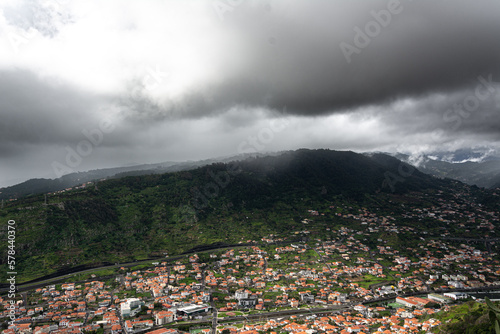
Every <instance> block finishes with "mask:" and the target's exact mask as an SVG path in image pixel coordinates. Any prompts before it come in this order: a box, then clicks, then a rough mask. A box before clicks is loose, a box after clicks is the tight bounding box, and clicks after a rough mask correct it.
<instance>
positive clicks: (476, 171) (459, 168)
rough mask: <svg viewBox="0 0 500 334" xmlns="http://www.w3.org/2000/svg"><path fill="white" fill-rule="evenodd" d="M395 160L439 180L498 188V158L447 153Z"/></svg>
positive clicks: (468, 153)
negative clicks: (446, 179)
mask: <svg viewBox="0 0 500 334" xmlns="http://www.w3.org/2000/svg"><path fill="white" fill-rule="evenodd" d="M394 156H395V157H396V158H398V159H401V160H402V161H405V162H407V163H409V164H412V165H414V166H416V167H417V168H418V169H419V170H420V171H422V172H424V173H426V174H429V175H432V176H435V177H439V178H450V179H454V180H458V181H461V182H464V183H467V184H469V185H475V186H478V187H483V188H489V189H493V188H498V187H499V186H500V158H499V157H498V156H496V155H488V154H485V153H482V152H475V153H474V152H473V153H471V152H467V151H458V152H448V153H433V154H430V155H417V156H409V155H405V154H395V155H394Z"/></svg>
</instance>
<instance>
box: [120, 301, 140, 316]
mask: <svg viewBox="0 0 500 334" xmlns="http://www.w3.org/2000/svg"><path fill="white" fill-rule="evenodd" d="M142 305H144V302H143V301H142V300H140V299H138V298H128V299H127V300H126V301H124V302H123V303H121V304H120V313H121V315H122V317H129V316H130V315H131V313H135V312H137V311H139V310H140V308H141V306H142Z"/></svg>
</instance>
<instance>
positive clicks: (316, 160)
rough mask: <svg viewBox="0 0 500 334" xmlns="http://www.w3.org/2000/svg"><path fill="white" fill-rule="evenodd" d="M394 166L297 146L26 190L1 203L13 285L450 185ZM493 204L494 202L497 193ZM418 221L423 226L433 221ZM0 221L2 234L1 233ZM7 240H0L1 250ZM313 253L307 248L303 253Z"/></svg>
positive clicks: (336, 222)
mask: <svg viewBox="0 0 500 334" xmlns="http://www.w3.org/2000/svg"><path fill="white" fill-rule="evenodd" d="M401 166H404V164H403V163H402V162H400V161H399V160H397V159H394V158H392V157H389V156H385V155H381V154H377V155H373V156H371V157H368V156H364V155H360V154H356V153H353V152H335V151H328V150H317V151H309V150H299V151H295V152H287V153H284V154H283V155H281V156H279V157H263V158H251V159H248V160H245V161H239V162H234V163H230V164H222V163H217V164H213V165H210V166H206V167H201V168H198V169H194V170H191V171H181V172H176V173H167V174H161V175H143V176H130V177H124V178H120V179H112V180H107V181H102V182H99V183H98V184H97V186H89V187H87V188H85V189H79V190H74V191H68V192H64V193H56V194H50V195H49V196H47V203H45V197H44V196H43V195H40V196H29V197H25V198H22V199H19V200H17V201H13V202H8V203H5V207H4V209H3V210H2V211H1V212H0V218H1V219H2V221H7V220H11V219H13V220H15V221H16V268H15V269H16V271H17V272H18V273H19V276H18V283H20V282H23V281H29V280H32V279H35V278H39V277H40V276H44V275H50V274H52V275H56V274H60V273H65V272H71V271H75V270H77V269H85V268H89V267H95V266H100V265H104V264H115V263H124V262H134V261H138V260H145V259H150V258H165V256H166V255H167V254H168V255H169V256H171V255H174V254H181V253H183V252H187V251H189V250H192V249H195V247H201V248H197V249H198V250H202V249H207V248H210V247H216V246H221V245H230V244H233V245H234V244H237V243H239V242H247V241H248V240H260V238H262V236H265V235H269V234H280V235H287V236H288V237H289V238H290V239H293V238H295V239H300V238H305V237H307V236H306V235H290V231H291V230H300V229H304V228H305V227H304V225H303V224H302V220H303V219H304V217H305V215H307V210H309V209H322V210H323V209H324V211H325V212H326V216H324V217H317V218H316V219H315V224H317V225H318V226H319V225H321V226H323V227H324V228H323V229H322V231H321V232H319V230H318V231H317V232H314V233H316V235H315V237H318V238H328V233H330V234H331V233H334V232H333V230H334V229H335V228H337V229H338V227H339V226H342V225H343V224H345V220H340V219H339V218H337V216H336V213H337V212H338V210H345V209H330V206H331V205H332V204H337V206H338V207H341V205H340V204H345V203H349V205H350V206H351V208H352V210H353V211H354V210H356V209H357V208H358V207H361V206H366V207H376V208H377V209H378V210H380V212H394V211H397V210H400V209H399V207H400V204H401V203H400V202H399V201H401V200H400V196H399V194H401V193H408V192H419V191H427V192H430V193H431V192H437V191H438V190H444V191H445V193H446V192H451V191H455V188H456V187H457V185H456V183H454V182H451V181H449V180H438V179H434V178H431V177H429V176H427V175H425V174H422V173H420V172H418V171H417V170H414V171H413V172H412V173H411V174H410V173H408V172H407V173H405V174H404V175H403V176H401V169H402V168H401ZM408 168H409V167H405V168H403V170H405V171H407V170H408ZM395 176H397V177H395ZM478 192H479V190H478ZM479 193H480V192H479ZM488 200H490V201H491V198H488ZM491 205H498V197H495V200H494V201H493V202H492V203H491ZM343 213H344V214H345V213H348V212H344V211H343ZM352 224H358V223H357V222H354V221H353V222H352ZM419 224H421V225H422V229H428V230H430V231H432V229H437V226H431V224H427V225H426V223H425V222H421V223H419ZM4 225H5V226H3V227H2V229H1V230H0V233H1V234H2V238H5V239H4V240H6V238H7V228H6V224H4ZM326 227H328V229H329V230H330V231H331V232H326ZM477 233H480V231H478V232H477ZM384 237H385V238H386V239H387V240H389V244H388V245H391V246H394V247H397V245H399V244H402V243H405V244H407V245H408V244H409V243H417V242H418V241H417V240H406V239H405V238H406V236H405V235H404V234H401V235H396V234H395V235H392V236H384ZM374 238H376V236H374ZM372 242H373V243H375V242H376V239H374V240H372ZM7 245H8V244H7V243H2V244H1V245H0V251H1V252H3V253H4V254H6V253H7ZM316 260H317V258H316V254H314V253H311V261H316ZM0 261H1V262H0V264H1V266H0V268H1V270H0V272H1V274H0V277H1V278H2V279H4V280H5V279H6V276H5V275H6V273H7V272H8V271H9V270H7V263H6V258H5V257H4V258H2V259H1V260H0Z"/></svg>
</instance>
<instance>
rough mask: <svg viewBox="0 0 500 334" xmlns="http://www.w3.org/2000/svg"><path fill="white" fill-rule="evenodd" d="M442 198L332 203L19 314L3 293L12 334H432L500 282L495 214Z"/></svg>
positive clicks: (29, 296)
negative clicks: (279, 227)
mask: <svg viewBox="0 0 500 334" xmlns="http://www.w3.org/2000/svg"><path fill="white" fill-rule="evenodd" d="M465 189H467V188H465ZM441 195H442V194H441V193H439V192H438V193H436V194H434V195H433V196H434V199H435V200H434V202H433V203H434V204H432V205H429V206H427V207H426V206H422V205H411V204H409V203H408V201H407V202H405V203H401V204H399V205H397V204H396V206H395V207H399V208H400V209H399V211H396V210H393V212H390V213H381V212H379V210H373V209H371V210H370V209H368V208H364V207H353V206H349V205H347V204H342V203H337V204H335V203H331V204H329V205H327V206H324V207H323V208H310V209H308V210H307V211H306V212H304V217H303V219H302V221H301V228H299V229H295V230H291V231H288V232H286V233H283V234H280V235H278V234H270V235H267V236H264V237H262V238H261V239H260V240H242V241H241V244H242V245H241V246H236V247H227V248H223V249H215V250H211V251H204V252H195V253H191V254H189V255H186V256H181V257H179V258H177V259H175V258H172V259H170V258H168V256H167V258H164V259H163V260H158V261H150V262H148V263H146V264H142V265H137V266H116V267H115V268H114V269H113V270H111V272H106V274H105V275H104V276H102V277H101V276H100V275H96V274H92V275H91V276H88V274H87V276H85V275H84V276H82V275H80V276H79V275H74V277H73V278H70V279H69V280H67V281H66V282H65V283H64V282H63V283H60V282H58V283H55V284H47V285H45V286H43V287H39V288H36V289H33V290H30V291H27V292H26V293H18V294H17V296H16V301H15V307H14V309H13V308H12V307H11V305H10V304H9V303H10V301H9V300H8V298H6V296H2V298H1V299H0V302H1V303H2V305H3V311H2V314H3V317H4V321H5V322H4V329H3V333H4V334H31V333H33V334H45V333H55V334H59V333H74V334H76V333H112V334H118V333H144V332H151V333H155V334H162V333H181V332H186V331H190V332H192V333H197V332H202V333H203V332H206V333H208V332H211V331H213V330H214V329H215V330H216V331H217V332H220V333H222V332H223V331H224V333H228V332H229V333H262V332H271V333H272V332H275V333H419V332H422V331H424V332H425V331H431V330H432V329H434V328H437V327H438V326H439V325H440V324H441V321H440V320H437V319H436V318H435V317H433V315H434V314H436V313H439V312H440V311H446V310H448V309H449V307H450V305H453V304H456V303H461V302H463V301H464V300H472V299H478V300H481V298H480V297H476V296H475V294H476V293H477V292H479V291H487V290H491V289H494V288H495V287H498V286H500V279H499V277H500V267H499V265H498V260H497V258H498V256H497V253H495V252H494V251H493V250H494V249H495V248H496V240H497V239H495V238H494V235H495V228H496V226H495V223H496V222H497V221H498V212H494V211H488V210H486V209H483V207H482V206H481V205H479V204H476V203H475V202H474V201H472V202H470V201H468V200H467V198H469V197H470V194H469V193H467V192H466V191H464V192H457V193H455V194H454V195H453V197H452V198H442V197H441ZM495 195H496V194H495ZM412 196H414V197H415V198H416V199H417V200H420V202H418V203H422V201H421V200H422V197H423V196H425V195H422V194H419V193H415V194H413V195H412ZM496 196H497V195H496ZM409 198H411V196H410V197H409ZM332 219H333V220H332ZM331 222H334V223H331ZM478 234H479V235H483V236H484V237H483V238H481V239H480V238H477V237H476V235H478ZM457 235H459V236H461V235H462V236H464V237H463V238H460V237H455V238H453V237H451V236H457ZM490 235H491V236H490ZM469 236H471V237H469ZM96 273H97V274H98V272H96ZM12 313H15V319H14V321H9V315H12Z"/></svg>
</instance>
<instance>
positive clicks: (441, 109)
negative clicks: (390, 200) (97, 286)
mask: <svg viewBox="0 0 500 334" xmlns="http://www.w3.org/2000/svg"><path fill="white" fill-rule="evenodd" d="M298 148H330V149H337V150H353V151H357V152H364V151H386V152H403V153H412V154H421V153H432V152H435V151H441V152H442V151H448V150H456V149H461V148H467V149H468V148H471V149H475V150H482V151H489V152H496V153H498V152H500V151H499V148H500V2H499V1H498V0H475V1H470V0H466V1H465V0H453V1H452V0H429V1H427V0H419V1H411V0H400V1H397V0H384V1H378V0H366V1H361V0H360V1H353V0H336V1H327V0H301V1H295V0H274V1H265V0H243V1H242V0H192V1H189V0H172V1H168V0H167V1H165V0H162V1H149V0H141V1H139V0H137V1H125V0H116V1H112V0H107V1H94V0H91V1H89V0H81V1H80V0H43V1H42V0H41V1H24V0H0V186H7V185H12V184H14V183H18V182H19V181H23V180H26V179H29V178H33V177H46V178H55V177H57V176H60V175H61V174H64V173H67V172H70V171H85V170H89V169H95V168H103V167H116V166H124V165H129V164H139V163H154V162H162V161H182V160H198V159H205V158H210V157H219V156H230V155H237V154H240V153H248V152H255V151H258V152H266V151H279V150H289V149H298Z"/></svg>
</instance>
